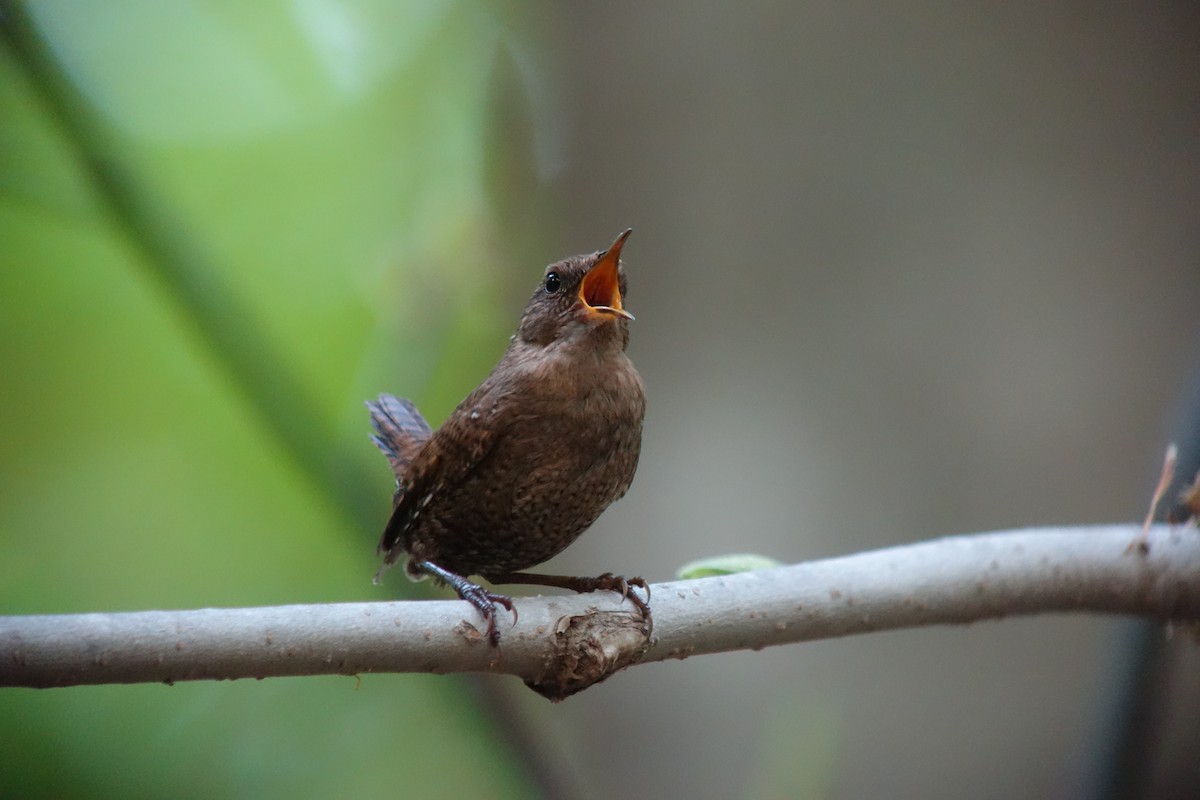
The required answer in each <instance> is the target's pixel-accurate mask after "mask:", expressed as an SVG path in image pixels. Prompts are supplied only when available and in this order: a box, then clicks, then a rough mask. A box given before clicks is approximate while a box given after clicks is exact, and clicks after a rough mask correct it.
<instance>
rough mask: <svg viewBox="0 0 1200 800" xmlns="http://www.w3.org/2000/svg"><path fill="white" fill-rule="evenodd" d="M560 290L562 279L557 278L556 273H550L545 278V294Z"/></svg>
mask: <svg viewBox="0 0 1200 800" xmlns="http://www.w3.org/2000/svg"><path fill="white" fill-rule="evenodd" d="M561 288H562V279H561V278H559V277H558V273H557V272H551V273H550V274H549V275H547V276H546V293H547V294H554V293H555V292H557V291H558V290H559V289H561Z"/></svg>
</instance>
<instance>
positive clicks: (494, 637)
mask: <svg viewBox="0 0 1200 800" xmlns="http://www.w3.org/2000/svg"><path fill="white" fill-rule="evenodd" d="M460 596H461V597H462V599H463V600H466V601H467V602H468V603H470V604H471V605H473V606H475V609H476V610H477V611H478V612H479V615H480V616H482V617H483V620H484V622H486V623H487V628H486V629H485V630H484V636H485V637H487V640H488V644H490V645H491V646H492V647H499V646H500V631H499V629H498V628H497V627H496V606H503V607H504V610H505V611H511V612H512V615H513V625H516V624H517V616H518V614H517V607H516V606H515V605H514V604H513V601H512V598H511V597H507V596H505V595H502V594H496V593H495V592H489V591H488V590H487V589H485V588H483V587H482V586H476V585H472V586H471V587H470V588H466V589H464V590H463V591H462V592H461V593H460Z"/></svg>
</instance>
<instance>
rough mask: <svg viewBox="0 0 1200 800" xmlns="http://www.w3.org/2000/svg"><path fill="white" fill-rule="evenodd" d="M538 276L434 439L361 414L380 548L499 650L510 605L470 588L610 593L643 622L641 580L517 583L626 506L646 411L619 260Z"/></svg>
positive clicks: (374, 411) (403, 405) (418, 421)
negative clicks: (378, 497)
mask: <svg viewBox="0 0 1200 800" xmlns="http://www.w3.org/2000/svg"><path fill="white" fill-rule="evenodd" d="M631 232H632V231H628V230H627V231H625V232H624V233H622V234H621V235H620V236H618V237H617V240H616V241H615V242H613V245H612V247H610V248H608V249H607V250H603V251H601V252H598V253H593V254H591V255H581V256H574V257H572V258H567V259H564V260H563V261H559V262H557V263H555V264H551V265H550V266H548V267H546V270H545V274H544V275H543V276H542V280H541V282H540V283H539V284H538V287H537V290H536V291H534V293H533V297H532V298H530V300H529V304H528V305H527V306H526V307H525V312H524V314H522V316H521V325H520V327H519V328H518V329H517V332H516V334H515V335H514V336H513V337H512V341H511V343H510V344H509V346H508V350H506V351H505V353H504V355H503V357H501V359H500V362H499V363H498V364H497V365H496V367H495V368H494V369H493V370H492V372H491V374H490V375H488V377H487V378H486V379H485V380H484V381H483V383H481V384H480V385H479V387H478V388H477V389H475V391H473V392H471V394H469V395H468V396H467V398H466V399H465V400H463V401H462V403H460V404H459V406H458V408H456V409H454V411H453V413H451V414H450V416H449V418H447V419H446V421H445V422H444V423H443V424H442V426H441V427H440V428H438V429H437V430H436V431H432V430H431V429H430V427H429V424H428V423H427V422H425V420H424V419H423V418H422V417H421V414H420V413H419V412H418V411H417V409H416V406H414V405H413V404H412V403H411V402H410V401H408V400H404V399H401V398H397V397H392V396H391V395H386V394H385V395H381V396H380V398H379V400H378V401H376V402H374V403H367V406H368V407H369V408H370V410H371V422H372V425H373V427H374V429H375V432H376V435H375V436H373V437H372V439H373V441H374V442H375V444H376V445H377V446H378V447H379V449H380V450H382V451H383V452H384V455H386V456H387V457H388V461H389V462H390V463H391V465H392V471H393V472H395V473H396V494H395V496H394V498H393V510H392V516H391V519H390V520H389V521H388V524H387V528H386V529H385V530H384V532H383V537H382V539H380V542H379V553H381V554H383V555H384V562H383V565H382V566H381V567H380V568H379V573H378V574H376V576H375V580H376V582H378V581H379V577H380V575H381V574H382V573H383V572H384V570H386V569H387V568H388V567H389V566H391V565H392V564H393V563H394V562H395V561H396V560H397V559H398V558H399V557H400V556H401V555H402V554H407V555H408V565H407V571H408V575H409V577H410V578H412V579H414V580H420V579H423V578H425V577H427V576H433V577H434V578H436V579H438V580H440V581H443V582H445V583H446V584H448V585H449V586H450V587H452V588H453V589H454V590H455V591H456V592H458V596H459V597H461V598H462V599H463V600H466V601H467V602H469V603H471V605H473V606H475V608H476V609H478V610H479V613H480V614H481V615H482V616H483V619H484V621H485V622H486V623H487V637H488V641H489V642H490V643H491V644H492V645H497V644H499V641H500V634H499V631H498V630H497V629H496V606H497V605H500V606H503V607H504V608H506V609H508V610H510V611H513V615H514V618H515V616H516V611H515V610H514V609H513V604H512V601H511V600H510V599H509V598H508V597H506V596H504V595H501V594H496V593H494V592H492V591H489V590H487V589H485V588H483V587H482V586H479V585H477V584H475V583H472V582H471V581H470V580H468V578H469V577H470V576H472V575H479V576H482V577H483V578H485V579H486V580H487V581H488V582H489V583H492V584H500V583H529V584H536V585H540V586H557V587H561V588H565V589H573V590H575V591H577V592H593V591H598V590H610V591H616V592H620V593H621V595H622V597H623V598H625V597H627V598H629V599H630V600H631V601H632V602H633V603H634V604H635V605H636V606H637V607H638V608H639V609H640V610H641V612H642V614H643V615H645V616H648V615H649V607H648V606H647V604H646V602H645V601H644V600H642V599H641V598H640V597H638V596H637V595H636V594H632V593H630V586H638V587H641V588H643V589H646V592H647V595H646V596H647V599H649V589H648V587H647V586H646V583H645V581H643V580H642V579H641V578H630V579H628V580H626V579H625V578H622V577H619V576H615V575H613V574H612V573H605V574H604V575H601V576H599V577H597V578H574V577H569V576H563V575H531V574H525V573H522V572H520V570H523V569H527V568H529V567H532V566H534V565H536V564H540V563H542V562H543V561H545V560H547V559H549V558H550V557H552V556H554V555H557V554H558V553H559V552H561V551H562V550H563V549H564V548H565V547H567V545H569V544H571V542H573V541H575V539H576V538H577V537H578V536H579V535H580V534H581V533H583V532H584V531H585V530H587V528H588V527H589V526H590V525H591V524H592V523H593V522H595V521H596V518H597V517H599V516H600V514H601V512H603V511H604V509H606V508H607V507H608V506H609V505H610V504H611V503H612V502H614V501H615V500H617V499H619V498H620V497H621V496H623V495H624V494H625V492H626V490H627V489H629V484H630V482H631V481H632V480H633V473H634V471H635V470H636V469H637V462H638V454H639V452H640V450H641V443H642V417H643V416H644V415H645V412H646V398H645V393H644V388H643V386H642V379H641V377H640V376H639V375H638V373H637V370H635V369H634V367H633V363H632V362H631V361H630V360H629V357H628V356H627V355H626V354H625V346H626V344H628V342H629V321H630V320H632V319H633V315H632V314H630V313H629V312H628V311H626V310H625V308H624V305H623V299H624V296H625V272H624V269H623V268H622V265H621V260H620V258H621V247H622V246H623V245H624V244H625V239H626V238H627V237H628V236H629V234H630V233H631Z"/></svg>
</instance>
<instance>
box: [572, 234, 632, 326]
mask: <svg viewBox="0 0 1200 800" xmlns="http://www.w3.org/2000/svg"><path fill="white" fill-rule="evenodd" d="M631 233H633V229H632V228H630V229H629V230H627V231H625V232H624V233H622V234H621V235H620V236H618V237H617V240H616V241H615V242H613V243H612V247H610V248H608V249H607V250H605V251H604V252H603V253H601V254H600V259H599V260H598V261H597V262H596V264H595V266H593V267H592V268H591V269H590V270H588V274H587V275H585V276H583V281H582V282H581V283H580V284H579V299H580V300H582V301H583V305H584V308H586V309H587V310H588V312H589V313H590V314H602V315H610V316H616V317H624V318H625V319H633V314H630V313H629V312H628V311H626V310H625V308H624V306H622V305H621V286H620V275H619V273H618V271H617V265H618V264H620V262H621V248H622V247H623V246H624V245H625V240H626V239H628V238H629V234H631Z"/></svg>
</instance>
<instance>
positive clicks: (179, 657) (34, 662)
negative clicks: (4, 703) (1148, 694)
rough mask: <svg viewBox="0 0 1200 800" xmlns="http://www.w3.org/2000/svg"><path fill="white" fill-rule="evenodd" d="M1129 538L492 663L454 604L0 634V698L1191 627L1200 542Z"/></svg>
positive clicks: (1000, 541)
mask: <svg viewBox="0 0 1200 800" xmlns="http://www.w3.org/2000/svg"><path fill="white" fill-rule="evenodd" d="M1138 534H1139V528H1138V527H1136V526H1132V525H1120V526H1105V527H1087V528H1084V527H1079V528H1058V529H1050V528H1042V529H1033V530H1026V531H1015V532H1001V533H988V534H978V535H972V536H955V537H948V538H944V539H936V540H933V541H929V542H922V543H919V544H912V545H904V546H901V547H892V548H887V549H884V550H875V551H871V552H866V553H859V554H856V555H851V556H845V557H841V558H832V559H826V560H823V561H813V562H809V563H804V564H797V565H794V566H788V567H779V568H777V569H772V570H764V571H760V572H748V573H742V574H737V575H728V576H722V577H714V578H701V579H698V580H689V581H675V582H672V583H662V584H655V585H654V586H653V587H652V589H653V597H652V598H651V606H652V608H653V631H652V632H651V630H650V625H648V624H646V622H645V621H644V620H642V619H641V618H640V616H639V615H638V614H637V613H636V611H635V610H634V609H633V608H632V606H631V605H630V604H628V603H625V604H622V603H620V602H618V601H617V598H615V597H614V596H612V595H611V594H604V595H572V596H566V597H558V596H556V597H536V598H522V599H520V600H518V601H517V608H518V610H519V611H520V619H519V622H518V623H517V624H516V625H514V626H513V627H511V628H510V627H508V626H507V624H506V622H507V620H502V623H501V624H502V634H503V641H502V644H501V647H500V650H499V651H496V650H495V649H493V648H491V647H489V646H488V645H487V644H486V642H485V641H484V639H483V637H482V636H481V635H480V631H479V628H480V627H482V625H481V623H480V620H479V619H478V617H477V615H476V614H475V612H474V610H473V609H472V608H471V607H470V606H468V605H467V604H466V603H463V602H460V601H424V602H421V601H417V602H382V603H338V604H329V605H296V606H277V607H269V608H233V609H199V610H195V611H144V612H134V613H121V614H68V615H45V616H9V617H0V686H27V687H37V688H46V687H55V686H73V685H81V684H101V683H142V682H162V683H168V684H169V683H174V682H175V681H189V680H227V679H234V678H265V677H275V676H284V675H328V674H339V675H357V674H361V673H367V672H434V673H448V672H491V673H504V674H511V675H516V676H518V677H520V678H522V679H523V680H524V681H525V682H526V683H527V684H529V685H530V687H531V688H533V689H534V690H535V691H538V692H540V693H541V694H543V695H545V696H547V697H549V698H551V699H553V700H559V699H562V698H564V697H566V696H568V695H570V694H573V693H574V692H577V691H580V690H581V689H584V688H586V687H588V686H590V685H591V684H593V683H596V682H598V681H600V680H603V679H605V678H606V677H608V676H609V675H611V674H613V673H614V672H616V671H618V670H620V669H623V668H624V667H626V666H629V665H632V664H635V663H639V662H648V661H661V660H663V659H668V658H686V657H688V656H692V655H698V654H701V653H717V652H724V651H729V650H742V649H755V650H757V649H760V648H763V647H768V646H772V645H780V644H789V643H793V642H802V641H809V640H813V639H825V638H832V637H836V636H847V635H850V634H855V633H867V632H870V631H880V630H892V629H897V628H908V627H917V626H924V625H944V624H956V623H957V624H961V623H970V622H975V621H977V620H983V619H995V618H1000V617H1006V616H1012V615H1023V614H1039V613H1046V612H1080V611H1086V612H1099V613H1111V614H1130V615H1141V616H1149V617H1156V618H1159V619H1163V620H1171V621H1177V622H1190V623H1195V622H1197V621H1200V531H1197V530H1196V529H1195V528H1194V527H1191V526H1176V527H1168V526H1162V525H1160V526H1155V527H1153V528H1152V529H1150V531H1149V536H1148V538H1147V544H1148V547H1149V549H1148V551H1147V552H1141V551H1139V550H1137V549H1136V548H1135V549H1132V550H1131V549H1130V548H1129V545H1130V543H1131V542H1133V541H1134V540H1135V539H1136V538H1137V536H1138Z"/></svg>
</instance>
